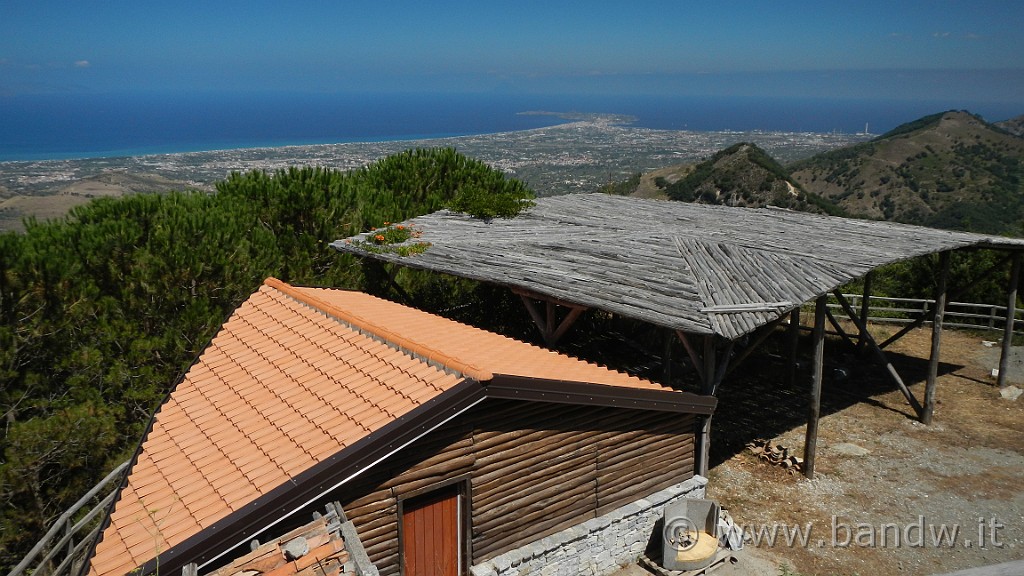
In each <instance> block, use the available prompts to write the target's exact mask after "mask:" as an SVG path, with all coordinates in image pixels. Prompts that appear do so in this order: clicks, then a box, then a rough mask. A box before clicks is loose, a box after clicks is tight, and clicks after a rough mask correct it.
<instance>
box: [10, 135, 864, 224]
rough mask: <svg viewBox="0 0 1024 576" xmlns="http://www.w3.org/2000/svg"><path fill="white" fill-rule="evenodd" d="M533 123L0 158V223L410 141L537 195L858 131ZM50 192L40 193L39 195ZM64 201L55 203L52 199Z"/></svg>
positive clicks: (834, 142) (839, 138) (333, 165)
mask: <svg viewBox="0 0 1024 576" xmlns="http://www.w3.org/2000/svg"><path fill="white" fill-rule="evenodd" d="M575 118H577V119H575V120H573V119H566V120H567V121H564V122H561V123H558V124H554V125H549V126H545V127H541V128H530V129H525V130H515V131H508V132H498V133H490V134H476V135H469V136H450V137H439V138H426V139H415V140H379V141H372V142H347V143H336V144H316V145H290V146H276V147H257V148H235V149H226V150H206V151H196V152H181V153H173V154H150V155H143V156H124V157H113V158H109V157H104V158H80V159H64V160H41V161H10V162H0V229H14V228H20V226H21V219H22V218H23V217H26V216H31V215H38V216H40V218H43V219H45V218H54V217H59V216H60V215H62V214H63V213H64V212H66V210H63V211H62V210H61V207H62V206H64V205H65V204H67V205H69V206H70V205H73V204H78V203H81V202H82V198H85V199H86V200H87V199H90V198H94V197H97V196H119V195H124V194H132V193H138V192H157V193H159V192H165V191H169V190H188V189H193V190H201V191H212V190H213V189H214V185H215V183H216V182H218V181H220V180H223V179H224V178H225V177H227V176H228V175H230V174H231V173H232V172H248V171H251V170H262V171H266V172H274V171H277V170H283V169H288V168H292V167H303V166H318V167H326V168H330V169H338V170H351V169H355V168H359V167H361V166H364V165H366V164H369V163H371V162H374V161H376V160H378V159H380V158H383V157H384V156H387V155H390V154H395V153H397V152H401V151H403V150H407V149H409V148H432V147H452V148H455V149H456V150H458V151H459V152H460V153H463V154H465V155H467V156H471V157H473V158H476V159H478V160H481V161H483V162H486V163H487V164H490V165H491V166H493V167H495V168H497V169H499V170H501V171H503V172H504V173H505V174H507V175H508V176H509V177H513V178H517V179H519V180H522V181H524V182H525V183H526V184H527V185H529V186H530V187H531V188H533V189H534V191H535V192H536V193H537V194H538V195H540V196H549V195H556V194H569V193H576V192H593V191H596V190H597V189H598V188H599V187H600V186H602V185H604V184H606V183H608V182H609V181H615V180H624V179H626V178H629V177H630V176H632V175H634V174H636V173H638V172H649V171H652V170H656V169H658V168H663V167H666V166H671V165H677V164H681V163H687V162H696V161H699V160H701V159H703V158H706V157H708V156H710V155H711V154H714V153H715V152H717V151H719V150H721V149H723V148H726V147H728V146H730V145H732V144H734V143H736V142H741V141H749V142H753V143H756V144H757V145H758V146H760V147H762V148H763V149H764V150H765V151H767V152H768V153H769V154H770V155H772V156H773V157H775V158H776V159H778V160H780V161H782V162H785V161H789V160H793V159H797V158H802V157H807V156H811V155H813V154H815V153H818V152H822V151H825V150H830V149H833V148H836V147H839V146H844V145H847V144H851V143H855V142H860V141H863V140H866V139H867V138H868V136H865V135H850V134H846V135H843V134H819V133H809V132H808V133H795V132H763V131H750V132H739V131H720V132H695V131H686V130H655V129H650V128H641V127H636V126H633V125H632V124H624V123H623V119H624V118H623V116H622V115H588V116H587V117H586V119H578V118H579V116H575ZM43 197H45V198H49V199H48V200H41V199H39V198H43ZM62 198H63V199H64V201H62V200H61V199H62Z"/></svg>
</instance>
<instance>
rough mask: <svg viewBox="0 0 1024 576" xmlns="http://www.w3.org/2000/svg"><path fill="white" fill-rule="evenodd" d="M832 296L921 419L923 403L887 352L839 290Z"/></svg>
mask: <svg viewBox="0 0 1024 576" xmlns="http://www.w3.org/2000/svg"><path fill="white" fill-rule="evenodd" d="M832 294H834V295H835V297H836V299H837V300H839V304H840V305H841V306H842V307H843V310H844V311H845V312H846V315H847V316H849V317H850V320H853V321H854V322H856V323H857V328H858V329H859V330H862V331H863V332H864V335H865V337H867V339H868V346H870V347H871V349H872V350H873V351H874V352H875V356H877V357H878V361H879V362H881V363H882V365H883V366H885V369H886V370H887V371H888V372H889V376H891V377H892V379H893V382H895V383H896V386H897V387H899V389H900V392H902V393H903V397H904V398H906V399H907V402H908V403H910V407H911V408H913V409H914V415H915V416H917V417H918V418H920V417H921V411H922V408H921V403H920V402H918V401H917V398H914V395H913V394H912V393H911V392H910V388H907V385H906V384H905V383H904V382H903V378H900V373H899V372H897V371H896V367H895V366H893V365H892V362H889V359H888V358H886V356H885V352H883V351H882V348H881V347H880V346H879V345H878V343H877V342H875V339H874V338H873V337H872V336H871V333H870V332H868V331H867V326H865V325H864V323H863V322H861V321H860V318H859V317H858V316H857V313H856V312H855V311H854V309H853V307H852V306H850V303H849V301H847V300H846V297H845V296H843V294H842V293H841V292H840V291H839V290H835V291H833V292H832Z"/></svg>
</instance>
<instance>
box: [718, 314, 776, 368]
mask: <svg viewBox="0 0 1024 576" xmlns="http://www.w3.org/2000/svg"><path fill="white" fill-rule="evenodd" d="M783 318H785V316H780V317H779V318H776V319H775V320H773V321H772V322H771V324H767V325H765V326H762V327H761V329H760V330H758V334H757V338H755V339H754V341H753V342H751V343H750V344H748V345H747V346H746V347H745V348H744V349H743V352H740V355H739V356H737V357H736V358H734V359H733V360H732V361H731V362H730V363H729V369H728V370H726V371H725V375H726V376H728V375H729V374H732V371H733V370H735V369H736V368H738V367H739V365H740V364H742V363H743V361H744V360H746V359H747V358H748V357H749V356H750V355H751V354H752V353H753V352H754V350H757V348H758V346H760V345H761V344H763V343H764V341H765V340H767V339H768V337H769V336H771V335H772V333H773V332H775V328H776V327H777V326H778V325H779V324H781V323H782V319H783Z"/></svg>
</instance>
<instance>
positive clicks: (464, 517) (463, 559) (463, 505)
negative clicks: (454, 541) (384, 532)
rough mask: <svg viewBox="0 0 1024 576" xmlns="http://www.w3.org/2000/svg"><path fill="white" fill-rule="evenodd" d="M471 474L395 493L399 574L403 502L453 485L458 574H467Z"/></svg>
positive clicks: (401, 568)
mask: <svg viewBox="0 0 1024 576" xmlns="http://www.w3.org/2000/svg"><path fill="white" fill-rule="evenodd" d="M470 478H471V474H460V475H458V476H453V477H452V478H448V479H447V480H442V481H441V482H437V483H434V484H431V485H429V486H424V487H423V488H418V489H416V490H410V491H408V492H404V493H402V494H398V495H396V500H397V501H398V510H397V511H396V514H397V520H398V568H399V574H405V534H404V532H405V529H404V528H403V524H404V522H403V515H404V514H405V502H406V500H415V499H417V498H419V497H421V496H429V495H430V494H432V493H434V492H437V491H439V490H450V489H451V488H452V487H453V485H454V488H455V495H456V502H457V504H458V515H459V518H458V523H459V534H458V538H459V574H460V576H466V575H468V574H469V567H470V566H471V561H470V560H471V558H472V556H471V554H472V550H473V547H472V525H473V523H472V516H473V514H472V508H471V503H472V502H471V500H472V498H471V492H472V490H471V488H470Z"/></svg>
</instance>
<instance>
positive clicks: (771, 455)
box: [747, 439, 804, 474]
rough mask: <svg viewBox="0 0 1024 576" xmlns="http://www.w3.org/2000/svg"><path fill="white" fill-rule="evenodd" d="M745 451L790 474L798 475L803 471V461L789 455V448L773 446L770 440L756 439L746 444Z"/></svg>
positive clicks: (779, 445)
mask: <svg viewBox="0 0 1024 576" xmlns="http://www.w3.org/2000/svg"><path fill="white" fill-rule="evenodd" d="M747 449H748V450H750V451H751V452H753V454H754V456H757V458H758V459H759V460H764V461H765V462H767V463H769V464H771V465H773V466H780V467H782V468H783V469H785V470H786V471H787V472H789V473H790V474H798V473H800V471H801V470H802V469H803V466H804V459H803V458H800V457H799V456H795V455H792V454H790V451H789V448H786V447H785V446H783V445H782V444H775V443H773V442H772V441H771V440H764V439H757V440H754V441H753V442H749V443H747Z"/></svg>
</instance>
